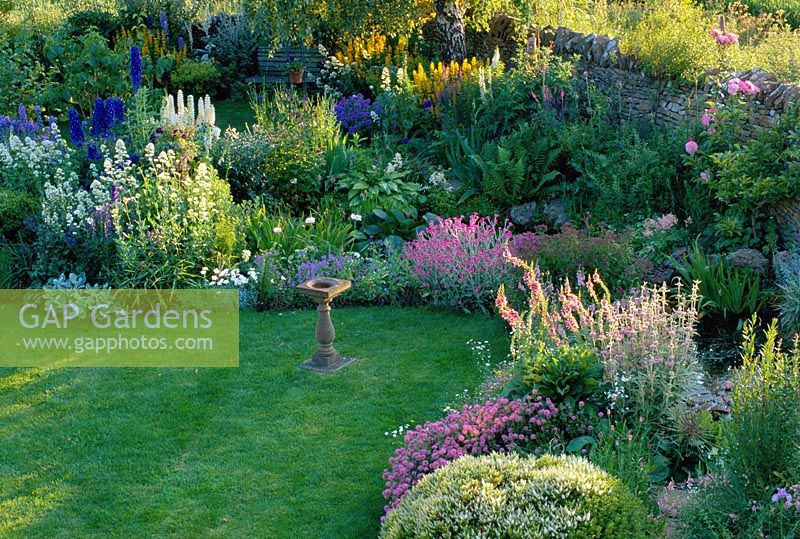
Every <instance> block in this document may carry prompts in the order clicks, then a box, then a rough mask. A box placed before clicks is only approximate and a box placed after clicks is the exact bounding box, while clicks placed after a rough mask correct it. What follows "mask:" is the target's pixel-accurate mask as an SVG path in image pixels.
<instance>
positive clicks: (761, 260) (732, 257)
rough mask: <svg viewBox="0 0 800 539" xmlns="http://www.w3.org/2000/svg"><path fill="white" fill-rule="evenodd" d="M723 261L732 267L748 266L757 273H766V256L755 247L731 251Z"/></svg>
mask: <svg viewBox="0 0 800 539" xmlns="http://www.w3.org/2000/svg"><path fill="white" fill-rule="evenodd" d="M725 261H726V262H727V263H728V264H730V265H731V266H733V267H734V268H750V269H752V270H754V271H755V272H756V273H758V274H759V275H762V276H763V275H766V274H767V263H768V262H767V258H766V257H765V256H764V255H762V254H761V252H759V251H756V250H755V249H739V250H738V251H733V252H732V253H730V254H729V255H728V256H727V257H725Z"/></svg>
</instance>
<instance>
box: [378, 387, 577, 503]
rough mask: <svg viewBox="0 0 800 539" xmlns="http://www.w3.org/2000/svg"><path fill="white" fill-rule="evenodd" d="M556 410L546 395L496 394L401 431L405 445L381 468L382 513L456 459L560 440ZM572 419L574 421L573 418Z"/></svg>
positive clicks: (538, 449) (535, 447)
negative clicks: (511, 397)
mask: <svg viewBox="0 0 800 539" xmlns="http://www.w3.org/2000/svg"><path fill="white" fill-rule="evenodd" d="M558 414H559V410H558V408H556V406H555V405H554V404H553V403H552V402H551V401H550V399H546V400H543V399H542V397H541V396H535V397H533V396H530V395H529V396H528V397H526V398H525V399H524V400H508V399H505V398H501V399H498V400H496V401H486V402H485V403H484V404H474V405H471V406H467V405H465V406H464V407H463V408H461V410H458V411H455V412H453V413H451V414H450V415H448V416H447V417H445V418H444V419H441V420H439V421H430V422H428V423H425V424H424V425H418V426H417V427H416V429H414V430H411V431H408V433H407V434H406V435H405V438H404V441H405V445H404V446H403V447H400V448H398V449H397V450H396V451H395V454H394V456H393V457H391V458H390V459H389V468H388V469H387V470H385V471H384V472H383V479H384V480H385V481H386V490H384V491H383V496H384V498H386V500H387V501H388V503H387V504H386V506H385V507H384V512H385V514H386V515H388V514H389V512H391V511H392V510H393V509H394V508H395V507H397V506H398V505H399V504H400V501H401V500H402V498H403V497H404V496H405V495H406V493H408V491H409V490H410V489H411V487H413V486H414V485H415V484H416V483H417V482H418V481H419V480H420V479H422V477H424V476H425V475H426V474H429V473H431V472H433V471H434V470H437V469H439V468H441V467H442V466H445V465H446V464H448V463H450V462H452V461H454V460H456V459H457V458H459V457H462V456H464V455H485V454H487V453H491V452H493V451H495V452H499V453H505V452H510V451H514V450H515V449H517V448H520V447H524V448H526V449H528V450H531V449H532V450H533V452H535V453H539V452H541V450H542V449H543V448H549V447H551V446H554V445H558V444H560V443H561V442H562V438H563V434H562V432H563V431H562V429H561V427H559V426H558V424H557V423H556V422H555V421H554V418H556V416H557V415H558ZM568 414H569V413H568ZM571 417H575V418H576V420H577V416H571Z"/></svg>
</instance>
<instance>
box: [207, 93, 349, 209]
mask: <svg viewBox="0 0 800 539" xmlns="http://www.w3.org/2000/svg"><path fill="white" fill-rule="evenodd" d="M251 104H252V106H253V110H254V112H255V116H256V121H257V125H256V126H254V127H252V128H250V129H248V130H247V131H246V132H244V133H239V132H236V131H229V132H226V134H225V136H224V137H223V138H222V139H221V140H220V142H219V144H217V145H215V147H214V150H213V153H214V160H215V163H216V164H217V166H218V167H219V169H220V170H221V171H222V172H223V174H224V175H225V177H226V178H227V180H228V182H230V184H231V190H232V192H233V193H234V196H235V197H236V198H237V199H244V198H253V199H255V198H259V197H264V196H266V197H271V198H272V199H274V200H277V201H279V202H282V203H284V204H287V205H288V206H289V207H290V208H291V209H292V211H294V212H296V213H305V212H307V211H308V209H309V208H310V207H311V206H312V205H313V204H314V203H315V202H317V201H318V200H319V198H320V196H321V194H322V189H323V181H322V179H323V174H325V172H326V170H325V169H326V161H327V160H328V156H331V154H330V152H331V151H332V150H331V147H332V146H335V144H336V142H335V141H336V139H337V137H339V128H338V125H337V124H336V119H335V117H334V116H333V111H332V106H331V104H330V101H328V100H327V99H325V98H315V99H308V100H301V99H300V97H299V96H298V95H297V94H295V93H294V92H291V91H288V92H287V91H285V90H279V91H276V93H275V95H274V96H271V97H270V96H267V95H263V94H262V95H260V96H253V99H252V101H251ZM331 158H333V157H331ZM337 166H338V165H337Z"/></svg>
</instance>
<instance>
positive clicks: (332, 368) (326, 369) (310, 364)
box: [300, 357, 356, 374]
mask: <svg viewBox="0 0 800 539" xmlns="http://www.w3.org/2000/svg"><path fill="white" fill-rule="evenodd" d="M355 360H356V358H354V357H343V358H341V359H340V360H339V361H337V362H335V363H331V364H330V365H324V364H320V363H317V362H315V361H314V359H313V358H312V359H309V360H308V361H304V362H303V363H302V364H301V365H300V368H301V369H306V370H308V371H314V372H322V373H326V374H330V373H332V372H336V371H338V370H339V369H341V368H342V367H346V366H347V365H350V364H351V363H352V362H354V361H355Z"/></svg>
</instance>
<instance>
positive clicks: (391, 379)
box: [0, 308, 507, 538]
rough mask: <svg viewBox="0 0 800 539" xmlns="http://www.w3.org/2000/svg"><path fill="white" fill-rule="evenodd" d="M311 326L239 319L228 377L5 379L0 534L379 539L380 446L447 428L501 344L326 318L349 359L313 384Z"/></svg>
mask: <svg viewBox="0 0 800 539" xmlns="http://www.w3.org/2000/svg"><path fill="white" fill-rule="evenodd" d="M315 317H316V314H315V312H314V311H310V310H308V311H298V312H291V313H283V314H279V313H243V315H242V320H241V335H242V339H241V365H240V367H239V368H237V369H200V370H197V371H195V370H194V369H83V370H81V369H72V370H66V369H65V370H32V369H25V370H22V369H20V370H15V369H2V370H0V455H2V458H0V536H3V537H270V538H276V537H297V538H299V537H303V538H305V537H332V538H333V537H335V538H344V537H359V538H360V537H370V536H372V537H374V536H375V534H376V533H377V531H378V527H379V517H380V515H381V511H382V505H383V500H382V496H381V492H382V489H383V483H382V480H381V472H382V469H383V468H384V467H385V464H386V460H387V458H388V457H389V456H390V455H391V453H392V451H393V449H394V447H395V445H396V443H397V440H393V439H392V438H391V437H386V436H385V435H384V432H385V431H390V430H392V429H394V428H396V427H397V426H398V425H401V424H405V423H407V422H409V421H412V420H415V421H419V422H421V421H425V420H428V419H433V418H437V417H439V416H441V415H442V412H441V410H442V407H443V406H444V405H445V404H447V403H448V402H451V401H452V400H453V398H454V396H455V394H456V393H458V392H460V391H461V390H463V389H464V388H468V387H469V388H472V387H474V386H475V384H476V383H478V381H479V380H480V370H479V368H478V366H477V364H476V362H475V361H474V359H472V358H471V354H470V347H469V345H467V341H468V340H469V339H479V340H488V341H489V342H490V344H491V349H492V351H493V357H495V358H497V359H499V358H501V357H504V355H505V353H506V351H507V340H506V336H505V333H504V328H503V326H502V324H501V323H500V322H499V321H497V320H491V319H488V318H486V317H484V316H471V317H466V316H459V315H454V314H452V313H449V312H440V311H429V310H420V309H400V308H381V309H378V308H372V309H370V308H352V309H335V310H334V313H333V317H334V321H335V323H336V327H337V332H338V339H337V345H338V348H339V349H340V350H341V351H342V352H343V353H345V354H350V355H355V356H356V357H357V358H358V361H357V362H356V363H354V364H353V365H350V366H349V367H347V368H346V369H344V370H343V371H340V372H339V373H337V374H334V375H327V376H323V375H319V374H316V373H311V372H307V371H301V370H300V369H299V368H298V365H299V364H300V363H301V362H302V361H303V360H304V359H306V358H307V357H308V356H309V355H310V353H311V351H312V350H313V348H314V341H313V331H314V324H315Z"/></svg>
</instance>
